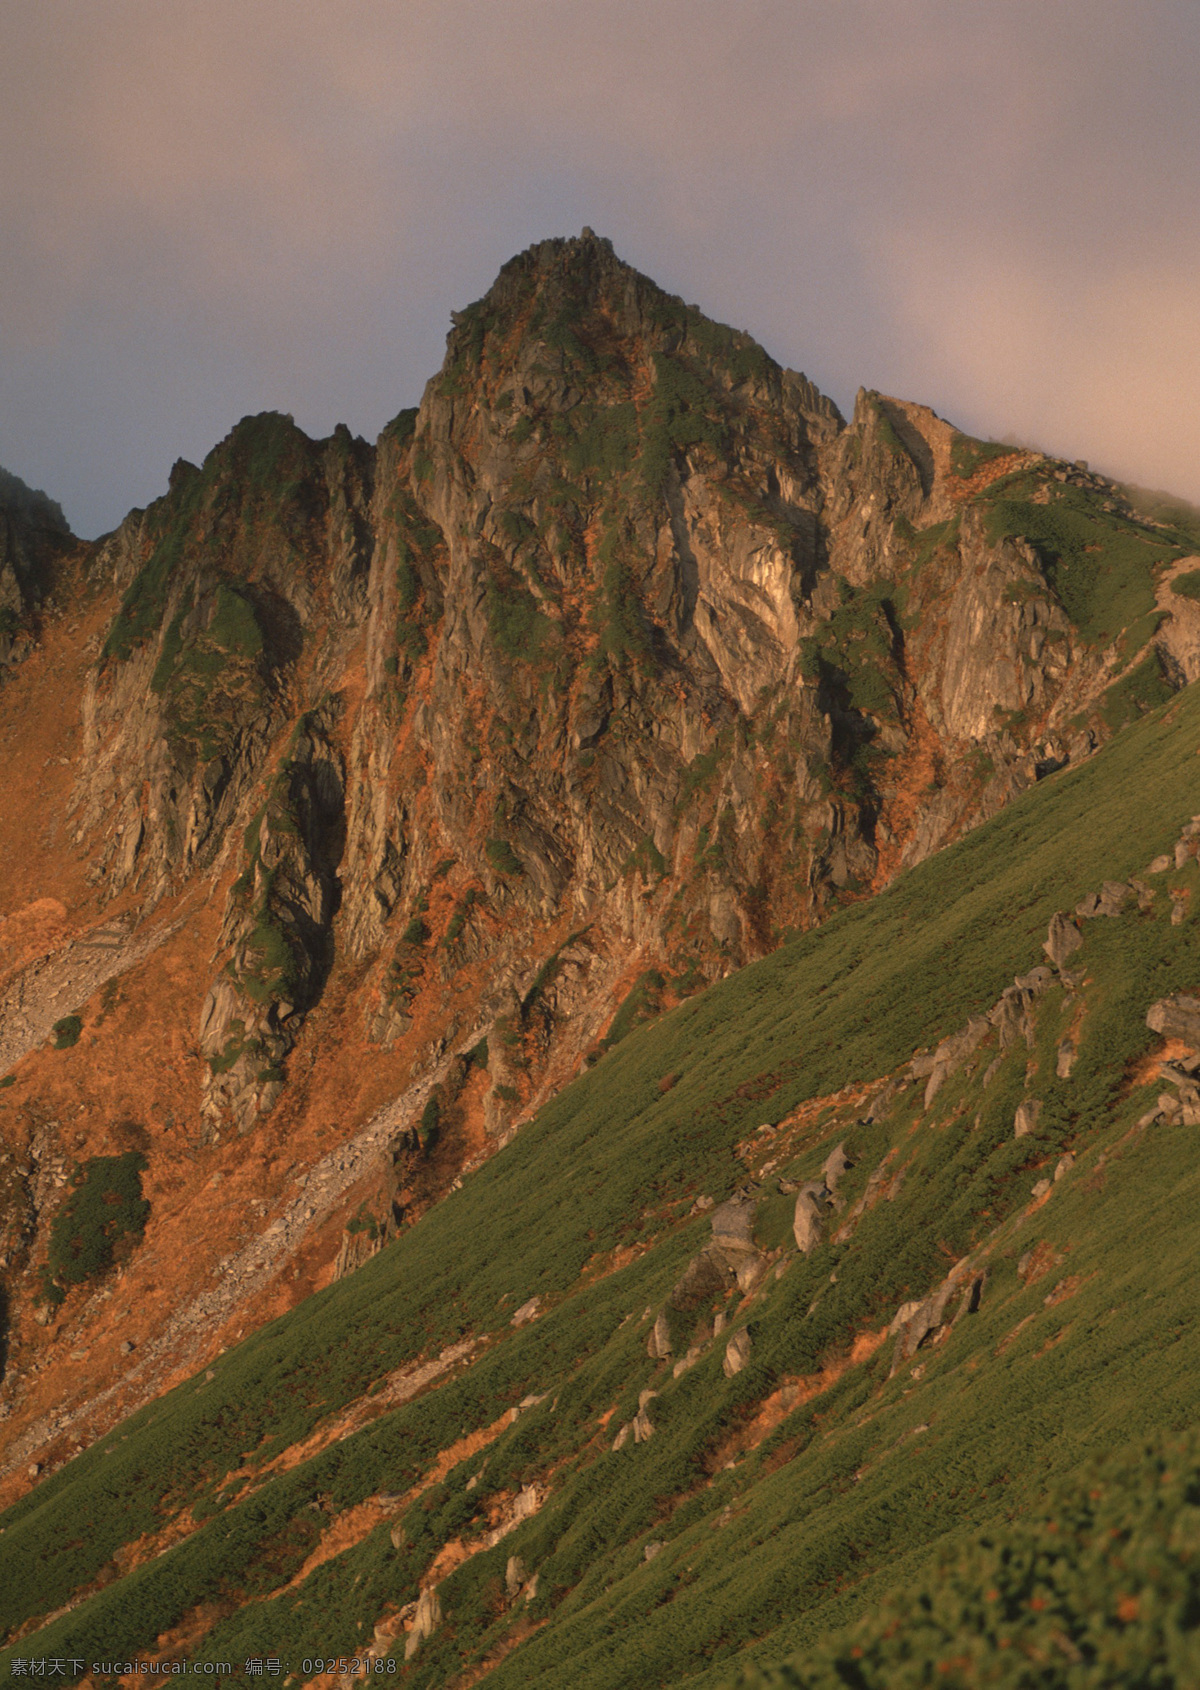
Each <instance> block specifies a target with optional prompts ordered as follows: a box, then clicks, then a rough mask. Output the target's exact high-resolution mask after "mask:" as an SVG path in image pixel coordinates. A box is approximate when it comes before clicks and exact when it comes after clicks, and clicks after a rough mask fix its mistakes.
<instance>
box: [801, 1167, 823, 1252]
mask: <svg viewBox="0 0 1200 1690" xmlns="http://www.w3.org/2000/svg"><path fill="white" fill-rule="evenodd" d="M818 1192H820V1193H821V1195H822V1196H826V1195H828V1194H827V1193H826V1191H825V1187H824V1186H823V1185H822V1186H815V1185H813V1184H811V1183H810V1184H808V1185H803V1186H801V1187H800V1190H799V1191H798V1192H797V1194H796V1212H795V1214H794V1215H793V1217H792V1236H793V1238H794V1239H795V1240H796V1248H797V1250H799V1252H800V1254H801V1255H802V1256H807V1255H808V1253H809V1252H810V1251H811V1250H815V1249H816V1247H817V1245H818V1244H819V1243H820V1242H821V1223H822V1221H823V1219H824V1215H825V1205H824V1203H823V1202H820V1201H819V1200H818V1197H817V1193H818Z"/></svg>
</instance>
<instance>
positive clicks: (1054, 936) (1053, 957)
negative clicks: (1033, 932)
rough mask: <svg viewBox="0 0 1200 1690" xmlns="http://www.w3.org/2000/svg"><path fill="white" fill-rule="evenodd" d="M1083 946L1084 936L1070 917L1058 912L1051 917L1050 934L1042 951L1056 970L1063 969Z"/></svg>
mask: <svg viewBox="0 0 1200 1690" xmlns="http://www.w3.org/2000/svg"><path fill="white" fill-rule="evenodd" d="M1082 944H1083V934H1082V933H1081V932H1080V931H1079V929H1078V927H1076V925H1075V923H1074V922H1073V921H1072V920H1071V918H1070V916H1067V915H1064V914H1063V913H1062V911H1061V910H1058V911H1057V912H1056V913H1055V914H1054V915H1052V916H1051V917H1050V932H1049V935H1048V937H1047V939H1046V942H1045V944H1044V945H1043V946H1042V949H1043V950H1044V951H1045V953H1046V955H1047V956H1048V957H1049V958H1050V961H1051V962H1052V963H1053V964H1054V966H1055V968H1058V969H1061V968H1062V965H1063V963H1064V962H1066V960H1067V958H1068V957H1069V956H1074V954H1075V952H1076V951H1077V950H1078V949H1079V947H1080V946H1081V945H1082Z"/></svg>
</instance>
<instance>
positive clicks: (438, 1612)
mask: <svg viewBox="0 0 1200 1690" xmlns="http://www.w3.org/2000/svg"><path fill="white" fill-rule="evenodd" d="M441 1623H442V1604H441V1603H440V1602H439V1601H438V1593H437V1591H436V1590H435V1589H434V1587H433V1586H432V1585H431V1586H430V1588H429V1589H428V1590H423V1591H422V1592H421V1594H420V1597H419V1598H418V1600H417V1611H416V1613H415V1614H414V1615H413V1623H412V1630H411V1631H410V1632H409V1634H408V1641H407V1642H406V1643H405V1645H404V1659H405V1660H406V1661H411V1660H412V1658H413V1656H414V1655H415V1654H416V1652H417V1650H418V1649H419V1648H420V1647H421V1645H422V1643H424V1641H425V1639H426V1638H427V1637H431V1636H432V1635H433V1633H434V1632H435V1631H436V1630H437V1628H438V1626H439V1625H441Z"/></svg>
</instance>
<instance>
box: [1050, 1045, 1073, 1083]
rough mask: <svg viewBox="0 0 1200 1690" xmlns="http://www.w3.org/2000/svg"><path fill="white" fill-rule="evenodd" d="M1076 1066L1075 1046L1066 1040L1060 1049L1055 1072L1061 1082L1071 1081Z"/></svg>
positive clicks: (1055, 1063)
mask: <svg viewBox="0 0 1200 1690" xmlns="http://www.w3.org/2000/svg"><path fill="white" fill-rule="evenodd" d="M1074 1066H1075V1046H1074V1045H1073V1044H1072V1043H1071V1041H1070V1039H1064V1040H1063V1042H1062V1043H1061V1044H1060V1045H1059V1047H1058V1055H1057V1057H1056V1058H1055V1062H1054V1072H1055V1073H1056V1074H1057V1075H1058V1077H1059V1079H1060V1080H1069V1079H1070V1078H1071V1070H1072V1068H1074Z"/></svg>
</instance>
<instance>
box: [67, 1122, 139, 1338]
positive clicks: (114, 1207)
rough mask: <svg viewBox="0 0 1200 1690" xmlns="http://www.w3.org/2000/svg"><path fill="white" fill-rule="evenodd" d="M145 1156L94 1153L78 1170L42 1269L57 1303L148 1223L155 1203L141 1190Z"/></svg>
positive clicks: (125, 1247)
mask: <svg viewBox="0 0 1200 1690" xmlns="http://www.w3.org/2000/svg"><path fill="white" fill-rule="evenodd" d="M146 1168H147V1162H146V1158H145V1157H144V1156H143V1155H141V1153H140V1152H139V1151H136V1150H131V1151H128V1152H127V1153H126V1154H125V1155H124V1156H93V1157H92V1158H91V1159H90V1160H89V1161H87V1162H85V1163H84V1164H83V1166H82V1167H80V1168H77V1169H76V1170H75V1174H74V1177H73V1179H72V1182H71V1183H72V1189H71V1192H70V1195H69V1196H68V1197H67V1200H66V1202H65V1203H64V1204H63V1206H62V1208H61V1209H60V1210H59V1211H58V1213H57V1215H55V1217H54V1221H53V1223H52V1225H51V1228H50V1255H49V1260H48V1262H47V1264H46V1267H45V1269H44V1270H43V1291H44V1294H45V1297H46V1300H47V1301H48V1302H49V1303H51V1304H53V1305H57V1304H59V1303H61V1302H62V1300H63V1298H64V1297H65V1296H66V1293H67V1291H68V1290H69V1289H70V1288H71V1286H73V1285H82V1284H83V1283H84V1281H85V1280H89V1279H97V1278H99V1277H100V1275H101V1274H103V1273H105V1272H106V1271H107V1270H108V1269H109V1268H110V1267H111V1266H112V1265H113V1262H114V1261H115V1260H117V1259H118V1257H119V1255H120V1254H122V1253H127V1252H128V1250H129V1249H130V1248H131V1247H132V1245H134V1244H136V1243H137V1242H138V1240H139V1239H140V1238H141V1237H142V1234H143V1233H144V1231H145V1229H146V1221H147V1218H148V1217H149V1214H150V1204H149V1203H148V1202H147V1201H146V1199H145V1198H144V1197H143V1196H142V1175H143V1173H145V1171H146Z"/></svg>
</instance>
